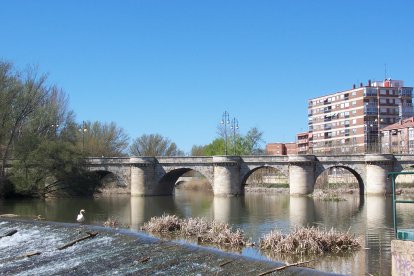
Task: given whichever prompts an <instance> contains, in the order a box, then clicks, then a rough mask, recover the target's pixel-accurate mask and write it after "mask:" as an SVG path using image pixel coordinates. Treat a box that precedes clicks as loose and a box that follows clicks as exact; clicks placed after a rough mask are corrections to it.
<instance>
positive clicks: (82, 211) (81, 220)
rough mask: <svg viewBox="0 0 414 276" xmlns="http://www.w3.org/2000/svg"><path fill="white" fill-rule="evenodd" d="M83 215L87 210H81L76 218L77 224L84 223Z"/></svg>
mask: <svg viewBox="0 0 414 276" xmlns="http://www.w3.org/2000/svg"><path fill="white" fill-rule="evenodd" d="M83 213H85V210H83V209H82V210H80V212H79V214H78V217H77V218H76V221H77V222H83V221H84V220H85V217H84V216H83Z"/></svg>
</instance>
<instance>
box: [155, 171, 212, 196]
mask: <svg viewBox="0 0 414 276" xmlns="http://www.w3.org/2000/svg"><path fill="white" fill-rule="evenodd" d="M190 171H195V172H197V173H199V174H201V175H202V176H204V177H205V179H206V180H207V182H208V184H209V185H210V186H211V188H213V181H212V179H210V178H209V177H208V175H206V174H205V173H204V172H203V171H200V170H197V169H194V168H190V167H183V168H172V169H169V170H166V171H164V174H162V176H161V177H160V178H159V179H158V180H156V182H155V183H154V184H155V192H156V193H158V194H164V195H171V194H173V192H174V188H175V184H176V183H177V180H178V179H179V178H180V177H181V176H182V175H184V174H185V173H187V172H190Z"/></svg>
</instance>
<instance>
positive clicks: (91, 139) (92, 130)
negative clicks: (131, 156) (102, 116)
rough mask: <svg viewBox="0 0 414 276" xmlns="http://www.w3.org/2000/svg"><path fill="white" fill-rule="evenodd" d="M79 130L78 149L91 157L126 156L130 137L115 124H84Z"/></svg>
mask: <svg viewBox="0 0 414 276" xmlns="http://www.w3.org/2000/svg"><path fill="white" fill-rule="evenodd" d="M78 129H79V130H80V132H79V133H78V134H79V135H78V142H77V144H78V147H79V148H82V151H84V153H85V154H87V155H89V156H112V157H115V156H126V155H127V154H126V150H127V148H128V142H129V137H128V135H127V134H126V133H125V131H124V129H123V128H121V127H118V126H117V125H116V124H115V123H114V122H111V123H101V122H93V123H91V122H84V123H83V124H82V125H79V127H78Z"/></svg>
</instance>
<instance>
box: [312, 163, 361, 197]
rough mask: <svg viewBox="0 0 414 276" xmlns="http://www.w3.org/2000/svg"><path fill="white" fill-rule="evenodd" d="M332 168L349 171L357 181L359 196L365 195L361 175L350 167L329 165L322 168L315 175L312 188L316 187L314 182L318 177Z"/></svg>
mask: <svg viewBox="0 0 414 276" xmlns="http://www.w3.org/2000/svg"><path fill="white" fill-rule="evenodd" d="M332 168H339V169H345V170H347V171H349V172H350V173H351V174H352V175H353V176H354V177H355V178H356V179H357V181H358V188H359V194H360V195H364V193H365V184H364V180H363V177H362V173H360V172H358V171H357V169H355V168H352V167H350V166H346V165H330V166H323V167H322V168H319V169H318V170H317V172H316V174H315V183H314V186H315V185H316V180H317V179H318V177H319V176H321V175H322V174H323V173H324V172H326V171H328V170H330V169H332Z"/></svg>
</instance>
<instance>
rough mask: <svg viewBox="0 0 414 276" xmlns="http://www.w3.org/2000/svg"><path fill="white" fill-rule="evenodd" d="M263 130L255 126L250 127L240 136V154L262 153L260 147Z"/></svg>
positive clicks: (262, 150)
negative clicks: (244, 134)
mask: <svg viewBox="0 0 414 276" xmlns="http://www.w3.org/2000/svg"><path fill="white" fill-rule="evenodd" d="M262 137H263V132H262V131H260V130H259V129H258V128H257V127H253V128H251V129H250V130H249V131H248V132H247V134H246V136H244V137H241V139H240V141H239V143H238V144H239V146H240V147H241V150H240V154H241V155H259V154H264V149H263V148H262V147H261V144H262V143H263V139H262Z"/></svg>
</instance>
